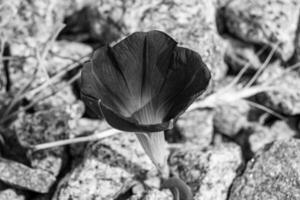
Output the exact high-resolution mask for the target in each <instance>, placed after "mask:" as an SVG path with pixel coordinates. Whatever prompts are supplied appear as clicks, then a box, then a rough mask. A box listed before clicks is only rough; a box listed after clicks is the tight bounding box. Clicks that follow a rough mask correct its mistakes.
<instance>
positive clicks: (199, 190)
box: [169, 144, 242, 200]
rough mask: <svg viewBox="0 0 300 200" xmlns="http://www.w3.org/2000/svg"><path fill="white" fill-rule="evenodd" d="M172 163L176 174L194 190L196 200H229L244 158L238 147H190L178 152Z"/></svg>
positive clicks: (175, 153) (171, 160)
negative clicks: (228, 193)
mask: <svg viewBox="0 0 300 200" xmlns="http://www.w3.org/2000/svg"><path fill="white" fill-rule="evenodd" d="M169 163H170V166H171V170H172V171H173V173H175V174H176V175H179V177H180V178H181V179H182V180H183V181H185V182H186V183H187V184H188V185H189V186H190V187H191V189H192V191H193V193H194V199H195V200H204V199H205V200H225V199H226V196H227V192H228V190H229V188H230V185H231V183H232V181H233V179H234V178H235V176H236V170H237V169H238V167H239V166H240V165H241V163H242V157H241V150H240V148H239V147H238V146H237V145H234V144H225V145H224V144H223V145H220V146H216V147H210V148H204V149H202V148H201V147H199V146H198V145H189V146H188V147H186V148H185V149H181V150H178V151H176V152H174V154H173V155H172V156H171V158H170V159H169Z"/></svg>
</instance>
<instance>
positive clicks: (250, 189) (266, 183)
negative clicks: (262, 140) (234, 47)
mask: <svg viewBox="0 0 300 200" xmlns="http://www.w3.org/2000/svg"><path fill="white" fill-rule="evenodd" d="M299 151H300V141H298V140H296V139H290V140H286V141H276V142H274V143H272V144H270V145H268V146H267V147H265V148H264V149H263V150H262V151H261V152H259V153H257V154H256V156H255V157H254V158H253V159H252V160H251V161H249V163H248V164H247V167H246V169H245V171H244V172H243V174H242V175H241V176H240V177H238V178H236V179H235V180H234V182H233V184H232V188H231V191H230V194H229V198H228V200H235V199H238V200H253V199H289V200H297V199H299V198H300V189H299V184H300V170H299V165H300V156H299V153H298V152H299Z"/></svg>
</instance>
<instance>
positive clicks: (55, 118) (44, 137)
mask: <svg viewBox="0 0 300 200" xmlns="http://www.w3.org/2000/svg"><path fill="white" fill-rule="evenodd" d="M69 120H70V116H69V114H68V113H67V112H65V111H64V110H61V109H59V108H57V109H51V110H47V111H39V112H36V113H34V114H24V113H23V114H20V115H19V117H18V120H16V121H15V122H14V124H13V126H14V130H15V132H16V134H17V137H18V140H19V142H20V144H21V145H23V146H25V147H31V146H34V145H37V144H41V143H46V142H53V141H57V140H62V139H66V138H68V137H69V132H70V128H69V124H68V121H69ZM28 159H29V160H30V164H31V166H32V167H33V168H37V169H41V170H45V171H48V172H49V173H51V174H53V175H54V176H57V175H58V174H59V173H60V171H61V169H62V168H63V167H64V165H65V164H66V161H67V154H66V151H65V147H57V148H52V149H47V150H42V151H37V152H32V153H30V154H28Z"/></svg>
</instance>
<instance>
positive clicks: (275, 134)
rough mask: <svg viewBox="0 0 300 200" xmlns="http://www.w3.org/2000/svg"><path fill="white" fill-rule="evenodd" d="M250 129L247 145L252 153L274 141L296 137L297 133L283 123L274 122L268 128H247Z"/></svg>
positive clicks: (255, 125) (254, 125) (253, 125)
mask: <svg viewBox="0 0 300 200" xmlns="http://www.w3.org/2000/svg"><path fill="white" fill-rule="evenodd" d="M249 129H251V130H250V131H249V132H250V134H251V135H250V136H249V143H250V147H251V150H252V152H257V151H258V150H259V149H261V148H263V147H264V146H265V145H267V144H269V143H271V142H273V141H276V140H287V139H291V138H293V137H294V136H296V135H297V132H296V131H295V130H293V129H291V128H290V127H289V126H288V124H287V123H286V122H284V121H277V122H275V123H274V124H273V125H272V126H271V127H270V128H267V127H264V126H261V125H258V124H252V125H250V126H249Z"/></svg>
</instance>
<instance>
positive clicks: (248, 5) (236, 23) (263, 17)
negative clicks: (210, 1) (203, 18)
mask: <svg viewBox="0 0 300 200" xmlns="http://www.w3.org/2000/svg"><path fill="white" fill-rule="evenodd" d="M299 8H300V3H299V1H297V0H287V1H284V2H283V1H279V0H262V1H259V2H256V1H255V2H254V1H247V0H242V1H239V0H232V1H227V3H226V4H225V3H224V4H223V5H221V8H220V9H219V13H218V16H219V17H220V18H219V19H218V20H219V21H220V23H219V31H220V32H221V34H223V35H226V36H227V37H229V38H231V39H233V40H238V41H240V42H242V43H244V44H245V45H248V46H249V44H250V45H251V44H252V45H255V44H256V45H257V44H258V45H262V46H263V45H267V46H269V47H272V48H274V47H276V45H277V44H279V46H278V47H277V51H278V53H279V54H280V55H281V58H282V59H283V60H284V61H287V60H288V59H290V58H291V56H292V55H293V53H294V50H295V44H294V41H295V38H296V30H297V27H298V17H299V14H300V12H299V11H300V9H299Z"/></svg>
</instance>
